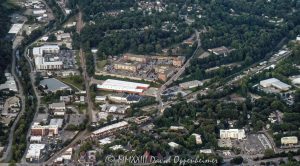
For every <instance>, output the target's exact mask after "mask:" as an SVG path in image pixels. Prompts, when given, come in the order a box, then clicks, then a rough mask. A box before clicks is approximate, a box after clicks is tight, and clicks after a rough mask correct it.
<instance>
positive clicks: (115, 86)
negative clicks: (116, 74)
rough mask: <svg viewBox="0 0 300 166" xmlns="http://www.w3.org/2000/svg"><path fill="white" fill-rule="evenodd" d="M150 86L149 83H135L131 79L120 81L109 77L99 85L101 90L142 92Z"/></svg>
mask: <svg viewBox="0 0 300 166" xmlns="http://www.w3.org/2000/svg"><path fill="white" fill-rule="evenodd" d="M149 87H150V85H149V84H142V83H135V82H129V81H120V80H113V79H107V80H106V81H104V82H103V83H102V84H101V85H97V88H98V89H100V90H107V91H115V92H127V93H135V94H142V93H143V92H144V90H146V89H148V88H149Z"/></svg>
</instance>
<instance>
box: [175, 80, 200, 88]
mask: <svg viewBox="0 0 300 166" xmlns="http://www.w3.org/2000/svg"><path fill="white" fill-rule="evenodd" d="M202 85H203V82H201V81H198V80H194V81H188V82H184V83H181V84H179V86H180V88H182V89H191V88H196V87H199V86H202Z"/></svg>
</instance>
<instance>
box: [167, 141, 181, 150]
mask: <svg viewBox="0 0 300 166" xmlns="http://www.w3.org/2000/svg"><path fill="white" fill-rule="evenodd" d="M168 145H169V146H170V147H171V148H172V149H176V148H178V147H179V144H177V143H175V142H169V143H168Z"/></svg>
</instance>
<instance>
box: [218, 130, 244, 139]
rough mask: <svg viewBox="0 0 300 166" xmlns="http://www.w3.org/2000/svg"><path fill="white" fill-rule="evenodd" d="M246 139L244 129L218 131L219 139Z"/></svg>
mask: <svg viewBox="0 0 300 166" xmlns="http://www.w3.org/2000/svg"><path fill="white" fill-rule="evenodd" d="M245 137H246V134H245V130H244V129H228V130H220V138H221V139H244V138H245Z"/></svg>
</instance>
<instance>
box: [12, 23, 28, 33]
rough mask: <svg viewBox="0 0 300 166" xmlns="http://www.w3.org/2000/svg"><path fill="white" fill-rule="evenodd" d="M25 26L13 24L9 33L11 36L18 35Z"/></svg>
mask: <svg viewBox="0 0 300 166" xmlns="http://www.w3.org/2000/svg"><path fill="white" fill-rule="evenodd" d="M23 25H24V24H13V25H12V27H11V28H10V30H9V31H8V33H9V34H18V33H19V32H20V31H21V29H22V27H23Z"/></svg>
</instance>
